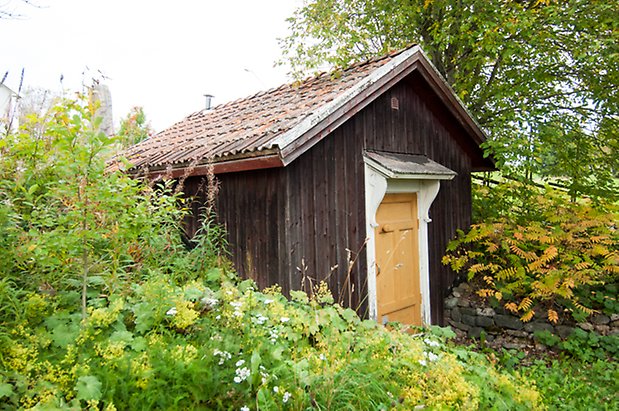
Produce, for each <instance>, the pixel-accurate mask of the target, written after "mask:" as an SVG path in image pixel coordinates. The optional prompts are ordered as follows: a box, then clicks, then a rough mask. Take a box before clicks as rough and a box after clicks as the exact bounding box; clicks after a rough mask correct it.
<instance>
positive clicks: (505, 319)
mask: <svg viewBox="0 0 619 411" xmlns="http://www.w3.org/2000/svg"><path fill="white" fill-rule="evenodd" d="M494 323H495V324H496V325H497V326H498V327H502V328H509V329H511V330H521V329H522V327H523V326H524V324H523V323H522V321H520V319H519V318H516V317H514V316H511V315H495V316H494Z"/></svg>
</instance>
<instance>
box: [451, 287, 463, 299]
mask: <svg viewBox="0 0 619 411" xmlns="http://www.w3.org/2000/svg"><path fill="white" fill-rule="evenodd" d="M451 295H453V296H454V297H456V298H460V297H462V293H461V292H460V291H458V290H457V289H454V290H453V291H452V292H451Z"/></svg>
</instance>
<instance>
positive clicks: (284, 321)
mask: <svg viewBox="0 0 619 411" xmlns="http://www.w3.org/2000/svg"><path fill="white" fill-rule="evenodd" d="M279 320H280V321H281V322H283V323H287V322H288V321H290V318H288V317H282V318H280V319H279Z"/></svg>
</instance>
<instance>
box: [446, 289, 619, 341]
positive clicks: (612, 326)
mask: <svg viewBox="0 0 619 411" xmlns="http://www.w3.org/2000/svg"><path fill="white" fill-rule="evenodd" d="M541 311H542V310H536V312H541ZM445 319H446V322H447V324H449V325H450V326H451V327H452V328H454V329H455V331H456V332H458V333H460V334H465V333H466V335H467V336H468V337H470V338H479V337H480V335H481V333H482V332H485V334H486V338H487V340H488V341H492V340H493V339H495V338H499V337H505V336H508V337H513V338H507V339H505V338H504V339H505V343H504V344H503V345H504V346H505V347H506V348H520V346H521V345H522V344H524V343H526V342H527V341H529V340H532V339H533V334H534V333H535V332H536V331H543V330H547V331H550V332H551V333H553V334H555V335H558V336H559V337H561V338H567V337H568V336H569V335H570V334H571V333H572V331H573V330H574V328H576V327H578V328H582V329H583V330H585V331H595V332H597V333H598V334H601V335H612V334H619V314H613V315H612V316H607V315H603V314H598V315H594V316H592V317H590V318H589V319H588V320H587V322H583V323H573V322H572V323H571V322H569V321H567V320H563V322H560V323H559V324H556V325H552V324H550V323H549V322H548V321H546V319H545V317H534V318H533V320H532V321H530V322H527V323H523V322H522V321H520V319H519V318H518V317H517V316H514V315H512V314H511V313H510V312H509V311H506V310H505V309H503V308H493V307H490V306H489V305H488V304H485V303H483V302H482V301H481V299H480V298H479V297H478V296H476V295H475V294H474V292H473V290H472V289H471V286H470V285H469V284H468V283H462V284H460V285H458V286H457V287H455V288H454V289H453V290H452V292H451V294H450V295H449V296H448V297H447V298H446V299H445Z"/></svg>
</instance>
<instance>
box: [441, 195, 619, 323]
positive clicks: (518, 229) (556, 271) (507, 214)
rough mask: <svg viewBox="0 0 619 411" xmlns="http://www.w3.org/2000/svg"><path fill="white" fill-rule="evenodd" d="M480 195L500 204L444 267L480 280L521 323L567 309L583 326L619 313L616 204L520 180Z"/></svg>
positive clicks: (462, 238) (484, 291) (456, 246)
mask: <svg viewBox="0 0 619 411" xmlns="http://www.w3.org/2000/svg"><path fill="white" fill-rule="evenodd" d="M477 190H478V191H480V192H481V193H482V194H481V195H482V196H483V195H490V196H491V197H492V198H493V199H494V198H495V197H497V198H498V199H501V200H502V202H499V201H497V202H495V203H493V206H492V211H491V213H493V214H494V215H492V216H486V217H487V219H486V220H485V221H486V222H483V223H479V224H476V225H474V226H473V227H472V228H471V229H470V230H469V231H468V232H467V233H464V232H460V233H459V236H458V238H457V239H455V240H454V241H452V242H451V243H450V245H449V250H448V254H447V255H446V256H445V257H444V258H443V262H444V263H445V264H449V265H450V266H451V268H452V269H454V270H455V271H457V272H461V273H466V276H467V278H468V280H469V281H470V280H474V279H476V280H477V281H476V284H481V285H479V290H478V293H479V295H481V296H483V297H489V298H491V299H493V300H495V301H498V302H500V303H501V304H502V305H503V306H504V307H505V308H506V309H508V310H510V311H512V312H513V313H517V314H519V315H520V316H521V318H522V320H523V321H529V320H531V319H532V318H533V316H534V315H536V314H537V315H542V316H545V317H547V319H548V320H549V321H550V322H553V323H556V322H558V321H559V316H560V314H563V313H564V312H566V311H569V312H570V313H571V315H572V316H573V317H574V319H576V320H579V321H581V320H583V319H584V318H585V317H586V316H587V315H589V314H592V313H594V312H604V313H606V314H613V313H617V312H619V303H618V302H617V285H618V283H619V231H618V227H617V225H616V224H617V221H618V219H619V218H618V217H619V214H618V212H617V208H616V206H614V205H612V204H611V205H606V208H603V207H601V205H597V206H596V207H594V206H593V205H592V203H591V201H590V200H581V201H579V202H570V201H569V198H568V196H567V195H566V194H565V193H564V192H561V191H559V190H554V189H551V188H546V189H536V188H532V187H526V188H524V187H523V186H522V185H519V184H515V183H512V184H505V185H504V186H500V187H495V188H493V189H492V190H491V191H490V190H488V188H486V187H477ZM490 192H493V193H494V194H489V193H490ZM506 192H511V193H512V195H507V194H506ZM484 193H485V194H484ZM497 193H502V194H499V195H497ZM517 193H527V194H526V196H518V195H517ZM478 195H479V193H478ZM487 204H488V203H487ZM501 210H502V211H501ZM486 213H488V212H486Z"/></svg>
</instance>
